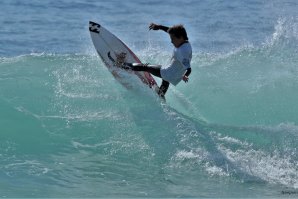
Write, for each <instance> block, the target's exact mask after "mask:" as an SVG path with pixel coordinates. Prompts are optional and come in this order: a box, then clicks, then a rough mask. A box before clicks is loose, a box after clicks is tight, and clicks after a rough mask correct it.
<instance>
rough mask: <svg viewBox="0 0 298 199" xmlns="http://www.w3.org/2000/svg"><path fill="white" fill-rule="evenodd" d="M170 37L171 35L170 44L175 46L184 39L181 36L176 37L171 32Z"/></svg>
mask: <svg viewBox="0 0 298 199" xmlns="http://www.w3.org/2000/svg"><path fill="white" fill-rule="evenodd" d="M170 37H171V42H172V44H173V45H174V46H175V47H176V48H178V47H179V46H180V45H181V44H182V43H183V42H184V39H183V37H180V38H179V37H176V36H175V35H172V34H170Z"/></svg>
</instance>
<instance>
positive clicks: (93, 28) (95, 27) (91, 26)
mask: <svg viewBox="0 0 298 199" xmlns="http://www.w3.org/2000/svg"><path fill="white" fill-rule="evenodd" d="M99 28H100V25H99V24H98V23H95V22H93V21H89V31H90V32H94V33H99Z"/></svg>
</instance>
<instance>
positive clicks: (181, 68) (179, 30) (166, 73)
mask: <svg viewBox="0 0 298 199" xmlns="http://www.w3.org/2000/svg"><path fill="white" fill-rule="evenodd" d="M149 30H163V31H165V32H167V33H168V34H169V35H170V38H171V42H172V44H173V45H174V47H175V48H174V51H173V55H172V58H171V63H170V64H169V65H168V66H165V67H149V66H148V64H141V65H138V66H134V67H132V66H131V67H130V68H131V70H133V71H146V72H149V73H151V74H152V75H154V76H157V77H160V78H162V83H161V85H160V89H159V92H158V94H159V95H160V96H161V97H164V95H165V94H166V92H167V90H168V88H169V85H170V83H171V84H173V85H175V86H176V85H177V84H178V83H179V82H180V81H181V80H183V81H184V82H188V80H189V75H190V73H191V66H190V62H191V58H192V48H191V45H190V43H189V41H188V37H187V33H186V30H185V28H184V27H183V25H175V26H172V27H166V26H163V25H158V24H155V23H151V24H150V25H149Z"/></svg>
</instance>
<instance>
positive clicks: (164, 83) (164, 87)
mask: <svg viewBox="0 0 298 199" xmlns="http://www.w3.org/2000/svg"><path fill="white" fill-rule="evenodd" d="M169 86H170V83H169V82H168V81H166V80H164V79H163V80H162V82H161V85H160V87H159V91H158V94H159V95H160V96H161V97H164V96H165V94H166V92H167V90H168V88H169Z"/></svg>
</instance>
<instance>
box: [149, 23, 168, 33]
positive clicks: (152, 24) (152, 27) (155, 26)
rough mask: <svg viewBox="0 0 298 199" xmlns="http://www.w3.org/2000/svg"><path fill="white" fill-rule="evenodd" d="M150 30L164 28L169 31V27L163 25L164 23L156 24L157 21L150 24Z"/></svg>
mask: <svg viewBox="0 0 298 199" xmlns="http://www.w3.org/2000/svg"><path fill="white" fill-rule="evenodd" d="M149 30H163V31H165V32H168V30H169V27H167V26H163V25H158V24H155V23H151V24H150V25H149Z"/></svg>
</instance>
